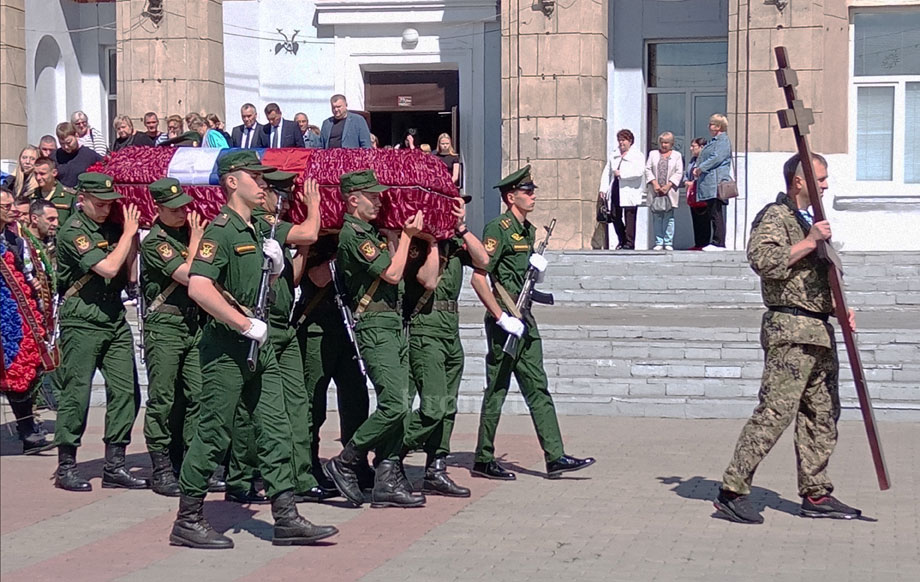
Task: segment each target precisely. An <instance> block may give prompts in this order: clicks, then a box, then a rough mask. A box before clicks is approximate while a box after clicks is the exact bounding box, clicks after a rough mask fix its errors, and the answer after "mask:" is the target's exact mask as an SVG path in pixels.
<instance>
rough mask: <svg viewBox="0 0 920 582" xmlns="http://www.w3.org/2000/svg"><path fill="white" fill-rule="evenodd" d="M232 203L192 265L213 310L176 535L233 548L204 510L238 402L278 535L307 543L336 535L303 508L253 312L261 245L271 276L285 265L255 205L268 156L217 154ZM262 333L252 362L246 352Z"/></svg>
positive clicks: (194, 290)
mask: <svg viewBox="0 0 920 582" xmlns="http://www.w3.org/2000/svg"><path fill="white" fill-rule="evenodd" d="M217 169H218V175H219V176H220V183H221V187H222V189H223V191H224V193H225V194H226V196H227V204H226V205H224V206H223V207H222V208H221V209H220V212H219V213H218V214H217V216H216V217H215V218H214V220H212V221H211V223H210V224H209V225H208V227H207V228H206V229H205V232H204V235H203V238H202V240H201V243H200V244H199V245H198V252H197V254H196V255H195V258H194V260H193V262H192V268H191V270H190V271H189V273H190V276H189V288H188V289H189V297H191V298H192V299H193V300H194V301H196V302H197V303H198V305H199V306H200V307H201V308H203V309H204V310H205V311H207V312H208V313H209V314H210V315H211V316H212V319H210V320H208V322H207V324H205V327H204V330H203V332H202V339H201V344H200V345H201V348H200V354H201V372H202V374H201V375H202V399H201V411H200V416H199V421H198V430H197V433H196V434H195V437H194V438H193V439H192V444H191V446H190V447H189V450H188V453H187V454H186V455H185V460H184V461H183V462H182V470H181V472H180V474H179V489H180V491H181V495H180V497H179V512H178V515H177V516H176V521H175V522H174V524H173V528H172V533H171V535H170V536H169V541H170V543H172V544H175V545H181V546H188V547H192V548H203V549H225V548H232V547H233V541H232V540H231V539H230V538H228V537H226V536H224V535H222V534H220V533H218V532H217V531H216V530H214V529H213V528H212V527H211V525H210V524H209V523H208V522H207V520H206V519H205V518H204V514H203V508H204V497H205V494H206V493H207V490H208V477H209V476H210V475H211V472H212V471H213V470H214V467H215V466H217V464H218V463H219V462H221V461H222V460H223V458H224V455H225V454H226V452H227V448H228V447H229V445H230V431H231V427H232V424H233V418H234V414H235V413H236V410H237V406H238V405H239V403H240V402H241V401H242V402H243V405H244V406H245V408H246V410H247V412H248V413H249V414H250V415H251V416H252V417H253V419H254V421H255V423H256V424H257V426H256V429H257V430H256V431H255V432H256V435H257V441H258V449H259V461H260V463H261V466H260V470H261V473H262V479H263V481H264V482H265V489H266V492H267V493H268V496H269V497H270V498H271V505H272V516H273V517H274V519H275V527H274V536H273V539H272V544H274V545H304V544H312V543H315V542H316V541H318V540H321V539H324V538H327V537H329V536H332V535H335V534H336V533H337V532H338V530H337V529H336V528H334V527H331V526H316V525H313V524H312V523H310V522H309V521H307V520H305V519H304V518H303V517H301V516H300V515H299V514H298V512H297V506H296V505H295V504H294V480H293V475H292V474H291V444H290V441H289V439H290V435H291V426H290V424H289V422H288V417H287V413H286V412H285V409H284V393H283V392H284V387H283V385H282V380H281V373H280V370H279V369H278V360H277V358H276V357H275V350H274V348H273V346H272V344H271V343H270V342H266V339H267V337H268V326H267V324H266V323H265V322H264V321H261V320H259V319H256V318H255V317H253V316H252V315H251V314H252V313H253V312H252V308H253V307H254V306H255V305H256V303H257V300H258V297H259V295H260V281H261V279H262V277H261V273H262V267H263V255H264V257H265V258H267V259H268V266H269V268H270V272H271V274H272V277H273V278H274V277H277V276H279V275H280V274H281V272H282V271H283V270H284V260H283V256H282V253H283V252H282V249H281V247H280V245H278V243H277V242H276V241H274V240H270V239H269V240H264V239H263V237H262V235H261V232H260V231H259V230H258V229H256V228H255V225H254V224H253V222H252V220H253V219H252V211H253V209H254V208H256V207H258V206H259V205H260V204H262V202H263V201H264V197H265V194H264V192H263V191H262V186H261V185H260V184H259V180H260V175H261V174H262V173H264V172H267V171H274V168H271V167H268V166H263V165H261V164H260V163H259V159H258V157H257V156H256V154H255V152H253V151H251V150H245V151H239V152H232V153H228V154H227V155H225V156H224V157H222V158H221V159H220V160H219V161H218V163H217ZM252 341H256V342H257V343H258V350H257V353H256V358H255V361H254V362H253V366H252V367H253V368H254V369H251V368H250V364H249V362H248V361H247V360H248V357H249V354H250V349H251V347H252V346H251V342H252Z"/></svg>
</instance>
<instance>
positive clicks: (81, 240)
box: [73, 234, 93, 255]
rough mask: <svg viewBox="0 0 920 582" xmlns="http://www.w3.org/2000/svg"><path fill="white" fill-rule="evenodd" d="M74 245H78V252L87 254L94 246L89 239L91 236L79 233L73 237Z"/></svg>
mask: <svg viewBox="0 0 920 582" xmlns="http://www.w3.org/2000/svg"><path fill="white" fill-rule="evenodd" d="M73 246H74V247H76V249H77V252H78V253H80V254H81V255H85V254H86V253H87V252H89V250H90V249H91V248H93V245H92V243H90V241H89V237H88V236H86V235H85V234H78V235H77V236H75V237H74V239H73Z"/></svg>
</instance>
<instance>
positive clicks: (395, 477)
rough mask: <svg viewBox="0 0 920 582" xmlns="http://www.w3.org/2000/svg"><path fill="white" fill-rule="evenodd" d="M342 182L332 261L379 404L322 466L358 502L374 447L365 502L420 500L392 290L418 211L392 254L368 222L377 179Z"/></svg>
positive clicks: (369, 175)
mask: <svg viewBox="0 0 920 582" xmlns="http://www.w3.org/2000/svg"><path fill="white" fill-rule="evenodd" d="M340 188H341V191H342V198H343V199H344V200H345V224H344V225H343V226H342V231H341V232H340V233H339V247H338V255H337V259H336V260H337V264H338V265H339V268H340V270H341V272H342V282H343V283H344V285H345V287H346V289H347V291H348V294H349V295H350V297H349V298H348V299H349V300H350V301H351V302H352V303H353V304H354V305H356V306H357V307H356V309H355V316H356V318H357V320H358V321H357V324H356V326H355V333H356V334H357V338H358V344H359V346H360V348H361V352H362V355H363V356H364V359H365V361H366V363H367V373H368V376H370V379H371V382H373V384H374V389H375V390H376V391H377V409H376V410H375V411H374V412H373V414H371V415H370V417H368V419H367V421H365V422H364V424H362V425H361V426H360V427H359V428H358V430H357V431H356V432H355V434H354V435H352V437H351V440H349V441H348V442H347V443H346V444H345V449H344V450H343V451H342V452H341V453H340V454H339V455H338V456H336V457H333V458H332V459H330V460H329V461H327V462H326V465H325V471H326V473H327V474H328V475H329V477H330V478H332V480H333V481H335V485H336V487H338V489H339V491H341V493H342V495H344V496H345V497H346V498H347V499H348V500H349V501H351V502H352V503H353V504H355V505H357V506H360V505H361V504H362V503H363V502H364V496H363V494H362V492H361V487H360V484H359V481H358V477H357V471H358V470H359V467H360V460H361V457H362V455H363V454H365V453H366V452H367V451H369V450H371V449H374V451H375V458H374V462H375V464H376V465H377V470H376V473H375V475H374V489H373V492H372V493H371V507H420V506H422V505H424V504H425V497H424V495H420V494H417V493H413V492H412V488H411V486H410V485H409V481H408V479H406V476H405V473H403V470H402V463H401V461H400V451H401V449H402V443H403V435H404V434H405V419H406V415H407V414H408V412H409V403H408V390H409V368H408V349H407V347H408V346H407V345H406V336H405V335H404V334H403V331H402V318H401V317H400V316H399V313H398V312H397V310H398V306H397V295H398V285H399V282H400V281H401V280H402V277H403V270H404V269H405V266H406V257H407V256H408V254H409V243H410V242H411V240H412V237H413V236H415V235H417V234H419V233H420V232H421V230H422V224H423V215H422V212H421V211H418V212H417V213H416V214H415V216H413V217H412V218H411V219H409V220H408V221H407V222H406V225H405V226H404V227H403V230H402V234H401V235H400V237H399V244H398V246H397V247H396V249H395V251H394V252H393V253H392V254H391V253H390V252H388V250H387V249H388V247H387V243H386V242H385V241H384V240H383V239H382V238H381V237H380V234H379V232H378V231H377V229H376V228H375V227H374V226H372V225H371V224H370V221H372V220H374V219H376V218H377V215H378V213H379V212H380V192H383V191H385V190H386V187H385V186H381V185H379V184H378V182H377V177H376V176H375V175H374V172H373V170H363V171H359V172H352V173H350V174H345V175H344V176H342V178H341V185H340Z"/></svg>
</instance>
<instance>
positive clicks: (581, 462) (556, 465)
mask: <svg viewBox="0 0 920 582" xmlns="http://www.w3.org/2000/svg"><path fill="white" fill-rule="evenodd" d="M594 463H595V460H594V457H585V458H584V459H579V458H577V457H572V456H570V455H562V456H561V457H559V458H558V459H556V460H555V461H550V462H548V463H547V464H546V478H547V479H557V478H559V476H560V475H562V474H563V473H569V472H571V471H580V470H581V469H584V468H585V467H590V466H591V465H593V464H594Z"/></svg>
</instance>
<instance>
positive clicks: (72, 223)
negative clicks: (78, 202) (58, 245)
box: [67, 206, 83, 228]
mask: <svg viewBox="0 0 920 582" xmlns="http://www.w3.org/2000/svg"><path fill="white" fill-rule="evenodd" d="M67 208H70V206H68V207H67ZM70 226H71V227H72V228H82V227H83V223H82V222H80V219H79V218H74V219H73V220H71V221H70Z"/></svg>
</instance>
